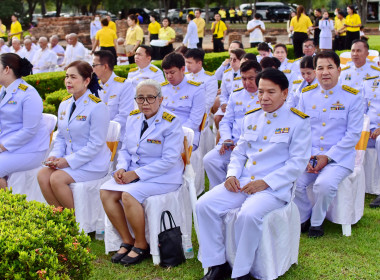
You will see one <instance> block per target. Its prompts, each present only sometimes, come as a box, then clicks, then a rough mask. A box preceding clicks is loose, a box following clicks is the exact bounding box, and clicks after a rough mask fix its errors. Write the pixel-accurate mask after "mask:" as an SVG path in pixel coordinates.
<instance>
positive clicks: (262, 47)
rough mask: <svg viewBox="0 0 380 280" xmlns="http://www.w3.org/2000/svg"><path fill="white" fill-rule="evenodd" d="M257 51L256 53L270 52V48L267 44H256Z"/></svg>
mask: <svg viewBox="0 0 380 280" xmlns="http://www.w3.org/2000/svg"><path fill="white" fill-rule="evenodd" d="M257 50H258V51H265V52H270V51H271V48H270V47H269V45H268V44H267V43H265V42H262V43H260V44H258V46H257Z"/></svg>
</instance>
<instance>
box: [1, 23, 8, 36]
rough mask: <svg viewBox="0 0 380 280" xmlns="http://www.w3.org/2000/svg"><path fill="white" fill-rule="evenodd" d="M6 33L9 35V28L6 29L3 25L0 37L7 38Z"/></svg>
mask: <svg viewBox="0 0 380 280" xmlns="http://www.w3.org/2000/svg"><path fill="white" fill-rule="evenodd" d="M6 33H7V28H6V27H5V25H4V24H2V25H1V28H0V37H6Z"/></svg>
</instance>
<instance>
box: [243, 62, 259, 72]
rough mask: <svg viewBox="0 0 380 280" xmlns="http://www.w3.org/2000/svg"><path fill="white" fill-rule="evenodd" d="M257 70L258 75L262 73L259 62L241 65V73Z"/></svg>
mask: <svg viewBox="0 0 380 280" xmlns="http://www.w3.org/2000/svg"><path fill="white" fill-rule="evenodd" d="M251 69H255V70H256V72H257V73H259V72H260V71H261V66H260V64H259V63H258V62H257V61H253V60H247V61H244V62H243V63H242V64H241V65H240V73H242V72H247V71H249V70H251Z"/></svg>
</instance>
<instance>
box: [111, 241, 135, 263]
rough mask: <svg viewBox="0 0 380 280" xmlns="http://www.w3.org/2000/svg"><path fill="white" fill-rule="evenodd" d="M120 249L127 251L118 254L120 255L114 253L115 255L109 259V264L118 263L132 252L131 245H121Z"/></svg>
mask: <svg viewBox="0 0 380 280" xmlns="http://www.w3.org/2000/svg"><path fill="white" fill-rule="evenodd" d="M120 248H125V249H127V251H126V252H125V253H122V254H120V253H115V254H114V255H113V256H112V258H111V262H113V263H119V262H120V260H121V259H122V258H123V257H125V256H126V255H128V253H129V252H130V251H131V250H132V248H133V245H131V244H127V243H121V245H120Z"/></svg>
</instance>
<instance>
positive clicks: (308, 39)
mask: <svg viewBox="0 0 380 280" xmlns="http://www.w3.org/2000/svg"><path fill="white" fill-rule="evenodd" d="M307 42H312V43H313V46H314V47H315V44H314V40H313V39H310V38H307V39H306V40H305V41H303V42H302V45H303V44H305V43H307Z"/></svg>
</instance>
